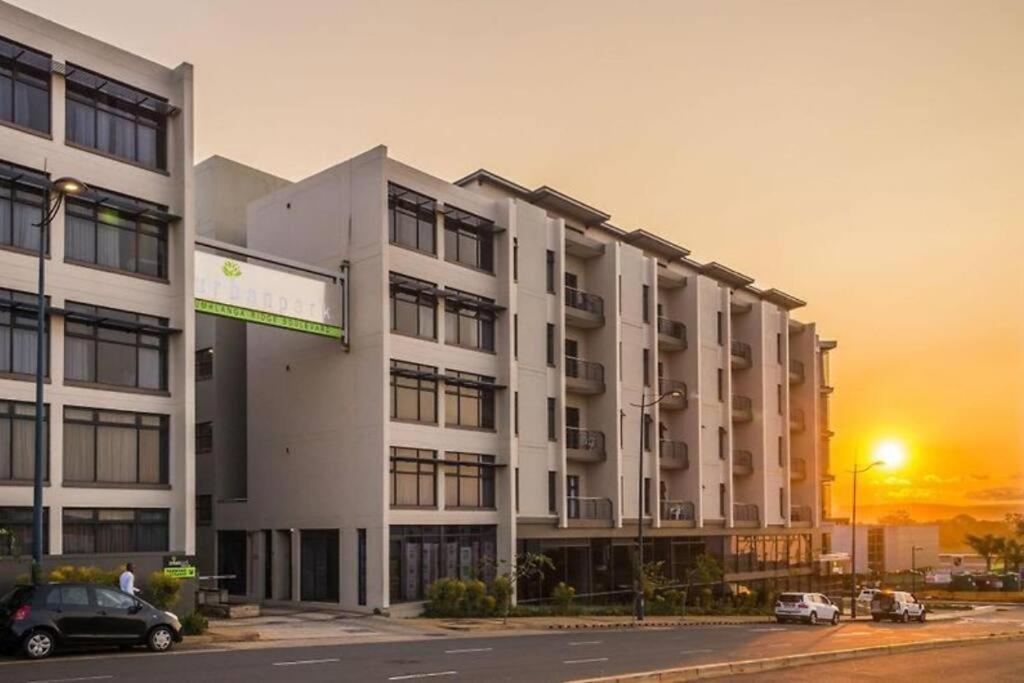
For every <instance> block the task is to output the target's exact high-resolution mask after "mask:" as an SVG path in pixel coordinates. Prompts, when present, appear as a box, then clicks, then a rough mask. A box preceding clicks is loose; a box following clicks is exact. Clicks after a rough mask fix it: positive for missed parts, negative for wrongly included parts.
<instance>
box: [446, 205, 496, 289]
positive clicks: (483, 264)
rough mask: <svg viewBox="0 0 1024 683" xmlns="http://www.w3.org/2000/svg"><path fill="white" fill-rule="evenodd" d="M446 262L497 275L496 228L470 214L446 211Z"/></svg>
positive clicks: (449, 209)
mask: <svg viewBox="0 0 1024 683" xmlns="http://www.w3.org/2000/svg"><path fill="white" fill-rule="evenodd" d="M444 260H445V261H449V262H451V263H459V264H462V265H464V266H469V267H470V268H477V269H479V270H482V271H485V272H488V273H493V272H494V224H493V223H492V222H491V221H489V220H487V219H486V218H481V217H480V216H474V215H473V214H471V213H469V212H468V211H463V210H461V209H456V208H454V207H446V208H445V212H444Z"/></svg>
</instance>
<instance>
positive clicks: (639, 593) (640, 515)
mask: <svg viewBox="0 0 1024 683" xmlns="http://www.w3.org/2000/svg"><path fill="white" fill-rule="evenodd" d="M644 398H645V394H644V393H643V392H641V394H640V403H631V404H630V405H632V406H633V407H634V408H639V409H640V453H639V456H640V457H639V461H640V472H639V481H638V482H637V490H638V491H639V496H638V497H637V510H636V549H637V550H636V569H635V570H634V577H633V590H634V603H633V617H634V618H635V619H636V620H637V621H643V620H644V584H643V572H644V436H645V435H646V433H647V430H646V429H645V427H646V426H647V425H646V424H645V423H644V420H645V419H646V417H647V414H646V411H647V409H648V408H651V407H653V406H656V405H658V404H659V403H661V402H662V401H664V400H665V399H666V398H683V392H682V391H680V390H679V389H673V390H672V391H666V392H665V393H664V394H662V395H661V396H659V397H658V398H656V399H654V400H653V401H650V402H647V401H645V400H644Z"/></svg>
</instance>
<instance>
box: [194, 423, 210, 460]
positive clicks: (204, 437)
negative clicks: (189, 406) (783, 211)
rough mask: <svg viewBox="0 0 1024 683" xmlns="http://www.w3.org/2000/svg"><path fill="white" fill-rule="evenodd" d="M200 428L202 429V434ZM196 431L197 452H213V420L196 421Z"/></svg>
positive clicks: (204, 453) (200, 453)
mask: <svg viewBox="0 0 1024 683" xmlns="http://www.w3.org/2000/svg"><path fill="white" fill-rule="evenodd" d="M200 429H202V433H201V434H200ZM195 432H196V433H195V436H196V444H195V454H196V455H206V454H208V453H213V421H212V420H204V421H202V422H196V426H195Z"/></svg>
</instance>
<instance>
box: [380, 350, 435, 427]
mask: <svg viewBox="0 0 1024 683" xmlns="http://www.w3.org/2000/svg"><path fill="white" fill-rule="evenodd" d="M391 419H392V420H411V421H413V422H424V423H427V424H437V368H436V367H432V366H429V365H419V364H418V363H406V362H405V361H400V360H393V361H391Z"/></svg>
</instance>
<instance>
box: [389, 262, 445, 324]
mask: <svg viewBox="0 0 1024 683" xmlns="http://www.w3.org/2000/svg"><path fill="white" fill-rule="evenodd" d="M390 281H391V331H392V332H398V333H399V334H407V335H410V336H412V337H420V338H422V339H437V323H436V320H437V294H435V285H434V283H432V282H427V281H426V280H419V279H417V278H414V277H408V276H406V275H399V274H398V273H391V276H390Z"/></svg>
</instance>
